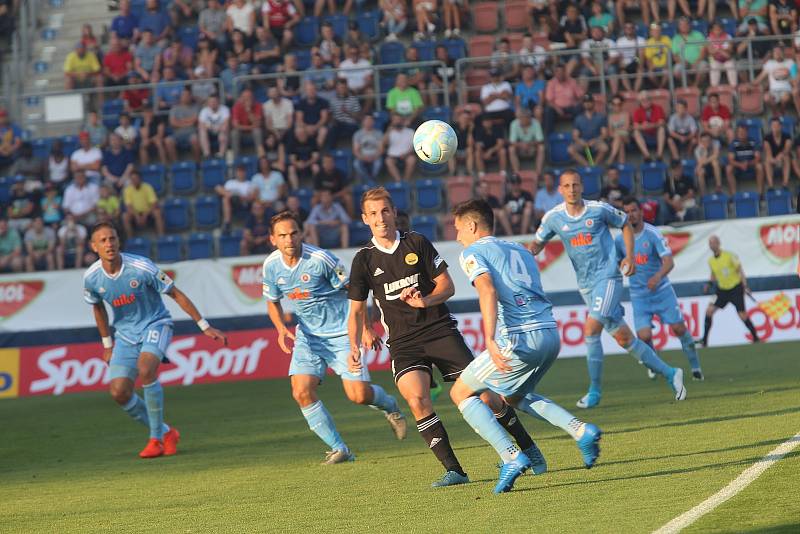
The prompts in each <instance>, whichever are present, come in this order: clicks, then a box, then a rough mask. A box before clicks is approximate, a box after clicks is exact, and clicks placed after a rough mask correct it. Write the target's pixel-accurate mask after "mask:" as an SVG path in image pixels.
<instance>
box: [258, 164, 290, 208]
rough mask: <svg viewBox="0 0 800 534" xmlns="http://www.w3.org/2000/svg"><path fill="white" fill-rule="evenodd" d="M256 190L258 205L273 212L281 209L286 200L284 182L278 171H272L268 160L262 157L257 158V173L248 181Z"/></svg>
mask: <svg viewBox="0 0 800 534" xmlns="http://www.w3.org/2000/svg"><path fill="white" fill-rule="evenodd" d="M250 181H251V182H252V183H253V186H254V187H255V188H256V190H257V192H258V195H257V200H258V203H259V204H261V205H262V206H263V207H266V208H270V209H271V210H274V211H280V210H282V209H283V201H284V199H285V198H286V180H285V179H284V178H283V174H281V173H280V171H278V170H276V169H274V168H273V167H272V166H271V165H270V162H269V159H267V158H266V157H264V156H262V157H260V158H258V172H257V173H256V174H254V175H253V177H252V178H251V179H250Z"/></svg>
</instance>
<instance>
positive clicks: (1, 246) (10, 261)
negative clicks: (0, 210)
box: [0, 218, 25, 273]
mask: <svg viewBox="0 0 800 534" xmlns="http://www.w3.org/2000/svg"><path fill="white" fill-rule="evenodd" d="M24 264H25V259H24V257H23V256H22V240H21V239H20V237H19V232H17V230H15V229H14V228H11V227H10V226H9V225H8V221H7V220H6V219H3V218H0V273H9V272H11V273H18V272H20V271H22V269H23V267H24Z"/></svg>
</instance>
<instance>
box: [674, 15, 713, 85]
mask: <svg viewBox="0 0 800 534" xmlns="http://www.w3.org/2000/svg"><path fill="white" fill-rule="evenodd" d="M684 1H685V0H684ZM704 46H705V36H704V35H703V34H702V33H700V32H699V31H697V30H694V29H692V26H691V21H690V20H689V18H688V17H681V18H680V19H678V30H677V32H676V33H675V35H674V36H673V37H672V61H673V63H674V66H673V68H672V73H673V75H674V76H675V77H676V78H678V79H680V77H681V76H682V74H683V72H684V71H686V79H687V81H688V80H691V79H692V76H691V74H690V73H689V71H694V76H693V78H694V83H693V85H694V86H695V87H698V86H699V85H700V82H701V81H702V80H703V78H704V77H705V72H706V70H707V69H708V63H706V62H705V61H704V60H703V47H704Z"/></svg>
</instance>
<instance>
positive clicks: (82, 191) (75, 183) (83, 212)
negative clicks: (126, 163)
mask: <svg viewBox="0 0 800 534" xmlns="http://www.w3.org/2000/svg"><path fill="white" fill-rule="evenodd" d="M134 172H135V171H134ZM99 199H100V188H99V187H97V184H95V183H92V182H89V181H88V180H87V179H86V173H85V172H84V171H82V170H76V171H73V173H72V183H70V184H69V185H68V186H67V188H66V189H65V190H64V202H63V203H62V205H61V208H62V209H63V210H64V215H65V216H66V215H69V214H72V216H73V217H75V220H76V221H77V222H79V223H81V224H83V225H86V226H91V225H93V224H94V223H95V221H96V219H97V215H96V212H95V208H96V207H97V201H98V200H99Z"/></svg>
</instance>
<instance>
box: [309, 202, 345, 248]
mask: <svg viewBox="0 0 800 534" xmlns="http://www.w3.org/2000/svg"><path fill="white" fill-rule="evenodd" d="M306 223H307V224H308V226H309V227H310V228H309V229H310V234H311V240H312V244H314V245H316V246H318V247H322V248H326V249H327V248H347V245H348V244H349V241H350V227H349V225H350V217H349V216H348V215H347V213H346V212H345V210H344V208H342V206H340V205H339V204H337V203H336V202H334V201H333V193H332V192H331V191H330V190H327V189H323V190H322V191H320V194H319V203H317V204H316V205H315V206H314V207H313V208H311V213H310V214H309V216H308V220H307V221H306Z"/></svg>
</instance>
